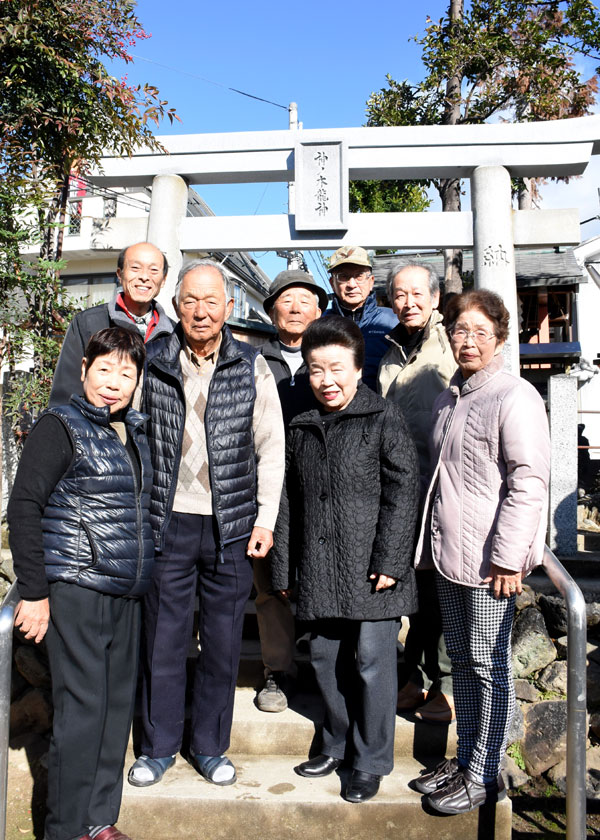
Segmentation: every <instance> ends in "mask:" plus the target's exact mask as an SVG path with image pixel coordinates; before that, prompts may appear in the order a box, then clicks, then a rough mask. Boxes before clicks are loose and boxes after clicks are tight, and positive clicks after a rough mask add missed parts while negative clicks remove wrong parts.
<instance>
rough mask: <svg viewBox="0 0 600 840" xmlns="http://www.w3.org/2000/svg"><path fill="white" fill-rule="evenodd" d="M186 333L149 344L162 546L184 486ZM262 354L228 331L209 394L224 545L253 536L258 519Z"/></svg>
mask: <svg viewBox="0 0 600 840" xmlns="http://www.w3.org/2000/svg"><path fill="white" fill-rule="evenodd" d="M182 346H183V334H182V332H181V326H180V325H178V326H177V328H176V329H175V332H174V333H173V334H172V335H170V336H168V337H167V338H164V339H160V340H159V341H156V342H154V343H153V345H152V346H151V347H148V348H147V350H148V360H147V364H146V373H145V377H144V411H145V412H146V413H147V414H149V416H150V421H149V424H148V439H149V443H150V450H151V454H152V463H153V466H154V486H153V490H152V502H151V520H152V527H153V528H154V534H155V540H156V545H157V549H158V550H161V548H162V539H163V535H164V531H165V528H166V526H167V524H168V522H169V519H170V516H171V510H172V506H173V499H174V496H175V490H176V487H177V476H178V473H179V463H180V460H181V452H182V442H183V433H184V428H185V395H184V387H183V375H182V372H181V364H180V361H179V354H180V352H181V349H182ZM257 355H258V351H257V350H256V349H255V348H254V347H251V346H250V345H249V344H245V343H244V342H241V341H236V339H235V338H234V337H233V336H232V334H231V332H230V330H229V328H228V327H227V326H224V327H223V330H222V340H221V346H220V348H219V357H218V359H217V364H216V368H215V371H214V373H213V376H212V378H211V382H210V387H209V391H208V400H207V405H206V412H205V415H204V422H205V429H206V446H207V451H208V459H209V471H210V486H211V491H212V497H213V513H214V515H215V517H216V520H217V525H218V530H219V542H220V547H221V548H222V547H223V546H225V545H227V544H228V543H230V542H234V541H235V540H239V539H243V538H244V537H247V536H249V535H250V533H251V531H252V528H253V526H254V520H255V519H256V513H257V505H256V454H255V450H254V435H253V432H252V416H253V413H254V403H255V400H256V385H255V381H254V361H255V359H256V356H257Z"/></svg>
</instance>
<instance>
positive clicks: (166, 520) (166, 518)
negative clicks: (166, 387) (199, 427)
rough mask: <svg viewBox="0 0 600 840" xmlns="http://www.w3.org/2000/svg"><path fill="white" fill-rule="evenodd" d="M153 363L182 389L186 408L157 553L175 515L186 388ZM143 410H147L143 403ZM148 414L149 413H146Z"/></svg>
mask: <svg viewBox="0 0 600 840" xmlns="http://www.w3.org/2000/svg"><path fill="white" fill-rule="evenodd" d="M151 363H154V364H155V365H156V367H157V368H158V369H159V370H161V371H162V372H163V373H166V374H167V376H169V377H170V378H171V379H173V380H175V382H176V383H177V385H178V386H179V388H180V389H181V395H182V397H183V407H184V414H183V424H182V426H181V429H180V432H179V440H178V441H177V452H176V453H175V460H174V463H173V475H172V476H171V484H170V485H169V495H168V497H167V501H166V505H165V515H164V517H163V520H162V522H161V523H160V528H159V531H158V536H159V542H158V545H157V546H156V550H157V551H162V547H163V535H164V532H165V529H166V528H167V525H168V524H169V522H170V521H171V514H172V513H173V501H174V500H175V491H176V490H177V480H178V478H179V465H180V464H181V452H182V450H183V436H184V434H185V418H186V414H185V387H184V385H183V379H179V377H177V376H175V375H174V373H173V371H172V370H169V369H168V368H166V367H164V365H162V364H161V363H160V360H159V359H157V360H156V362H155V360H154V359H151ZM142 408H145V406H144V404H143V402H142ZM146 413H148V412H146Z"/></svg>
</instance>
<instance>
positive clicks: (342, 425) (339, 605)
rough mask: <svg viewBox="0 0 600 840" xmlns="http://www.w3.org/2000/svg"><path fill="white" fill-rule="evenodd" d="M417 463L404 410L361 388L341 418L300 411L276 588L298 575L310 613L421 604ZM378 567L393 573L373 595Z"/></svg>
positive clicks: (275, 565)
mask: <svg viewBox="0 0 600 840" xmlns="http://www.w3.org/2000/svg"><path fill="white" fill-rule="evenodd" d="M418 475H419V466H418V461H417V455H416V450H415V446H414V443H413V440H412V437H411V435H410V432H409V431H408V427H407V425H406V423H405V421H404V418H403V416H402V414H401V412H400V411H399V410H398V408H396V406H394V405H393V404H392V403H389V402H386V401H385V400H384V399H382V398H381V397H379V396H378V395H377V394H374V393H373V392H372V391H371V390H370V389H369V388H367V387H366V385H362V384H361V385H360V386H359V388H358V391H357V393H356V396H355V397H354V399H353V400H352V402H351V403H350V405H349V406H348V408H346V409H345V410H344V411H342V412H340V414H339V416H337V417H335V418H333V419H330V420H329V422H327V428H325V425H324V423H323V419H322V416H321V415H320V413H319V411H318V410H317V409H314V410H312V411H307V412H304V413H303V414H300V415H298V416H297V417H295V418H294V419H293V420H292V422H291V424H290V434H289V438H288V442H287V451H286V481H285V484H284V490H283V494H282V500H281V507H280V511H279V517H278V520H277V525H276V527H275V534H274V547H273V551H272V570H273V588H274V589H275V590H282V589H287V588H289V587H290V586H291V585H293V583H294V580H295V578H296V576H297V579H298V585H299V586H298V605H297V615H298V618H300V619H302V620H313V619H321V618H347V619H355V620H366V621H369V620H377V619H385V618H394V617H397V616H401V615H409V614H410V613H413V612H415V610H416V607H417V600H416V588H415V577H414V570H413V568H412V564H411V561H412V555H413V540H414V530H415V521H416V517H417V506H418V501H419V486H418ZM371 574H385V575H389V576H390V577H394V578H396V580H397V584H396V585H395V586H394V587H392V588H391V589H387V590H382V591H380V592H375V586H374V582H373V581H371V580H369V575H371Z"/></svg>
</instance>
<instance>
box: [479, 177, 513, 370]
mask: <svg viewBox="0 0 600 840" xmlns="http://www.w3.org/2000/svg"><path fill="white" fill-rule="evenodd" d="M471 209H472V211H473V269H474V274H475V288H476V289H489V290H490V291H492V292H496V293H497V294H499V295H500V297H501V298H502V300H503V301H504V305H505V306H506V308H507V309H508V311H509V314H510V333H509V336H508V339H507V341H506V344H505V345H504V357H505V363H506V367H507V369H508V370H510V371H511V372H512V373H515V374H517V376H518V375H519V323H518V320H519V313H518V306H517V283H516V274H515V247H514V236H513V217H512V208H511V184H510V175H509V173H508V170H507V169H505V168H504V167H503V166H478V167H476V169H474V170H473V173H472V175H471Z"/></svg>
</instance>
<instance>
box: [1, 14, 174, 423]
mask: <svg viewBox="0 0 600 840" xmlns="http://www.w3.org/2000/svg"><path fill="white" fill-rule="evenodd" d="M134 9H135V3H134V2H133V0H86V1H85V2H81V0H51V2H49V0H2V2H1V3H0V179H1V182H2V191H1V193H0V254H1V255H2V256H1V257H0V270H1V271H2V276H1V277H0V316H1V317H2V324H1V326H2V331H3V336H4V343H3V345H2V347H3V351H2V352H3V356H4V358H3V361H4V362H5V363H6V362H8V364H9V365H13V366H14V365H15V364H16V363H17V362H18V361H19V358H20V357H21V356H22V355H23V354H24V352H25V350H27V351H28V352H30V353H32V354H33V361H34V368H33V376H32V377H31V378H30V379H29V380H28V383H29V384H28V386H27V387H28V392H27V394H26V395H25V396H26V397H27V400H26V402H27V404H28V407H29V409H30V410H31V411H32V412H33V413H34V414H35V413H36V412H37V410H38V409H39V408H40V407H43V406H44V405H45V403H46V401H47V396H48V389H49V383H50V381H51V374H52V370H53V369H54V365H55V361H56V358H57V355H58V352H59V349H60V335H61V333H62V332H63V331H64V329H65V327H66V325H67V323H68V320H69V318H70V316H71V314H72V311H73V305H72V302H71V301H69V299H68V298H67V296H66V295H65V293H64V291H63V289H62V285H61V281H60V269H61V268H62V267H63V263H62V261H61V256H62V240H63V231H64V227H65V219H66V212H67V205H68V194H69V180H70V176H71V173H76V174H77V175H85V174H86V172H87V171H88V170H89V168H90V167H91V166H93V165H94V164H98V163H99V161H100V158H101V156H102V154H103V153H104V152H105V151H106V150H109V151H111V152H112V153H113V154H117V155H128V154H131V153H132V152H133V150H134V149H135V148H136V147H138V146H140V145H142V144H143V145H146V146H148V147H150V148H157V147H158V143H157V141H156V140H155V138H154V135H153V133H152V127H153V126H154V125H157V124H158V123H159V122H160V120H161V119H162V118H163V117H165V116H166V117H168V118H169V119H170V120H171V121H172V120H173V119H176V118H177V117H176V115H175V112H174V110H173V109H167V103H166V102H165V101H164V100H162V99H161V98H160V96H159V92H158V90H157V89H156V88H154V87H152V86H151V85H148V84H145V85H142V86H131V85H129V84H128V83H127V79H126V78H121V79H118V78H116V77H114V76H112V75H111V74H110V73H109V72H108V70H107V69H106V66H105V62H106V63H107V62H110V61H113V60H117V59H120V60H122V61H125V62H126V63H128V62H131V61H132V58H131V55H130V53H129V50H130V48H131V47H132V46H133V45H134V44H135V43H136V41H137V40H139V39H144V38H147V37H148V36H147V35H146V33H145V32H144V30H143V28H142V26H141V24H140V22H139V20H138V19H137V17H136V15H135V12H134ZM24 250H27V253H29V254H31V253H37V257H35V258H33V257H28V258H27V259H24V258H23V256H22V255H23V252H24ZM15 307H16V310H15Z"/></svg>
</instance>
